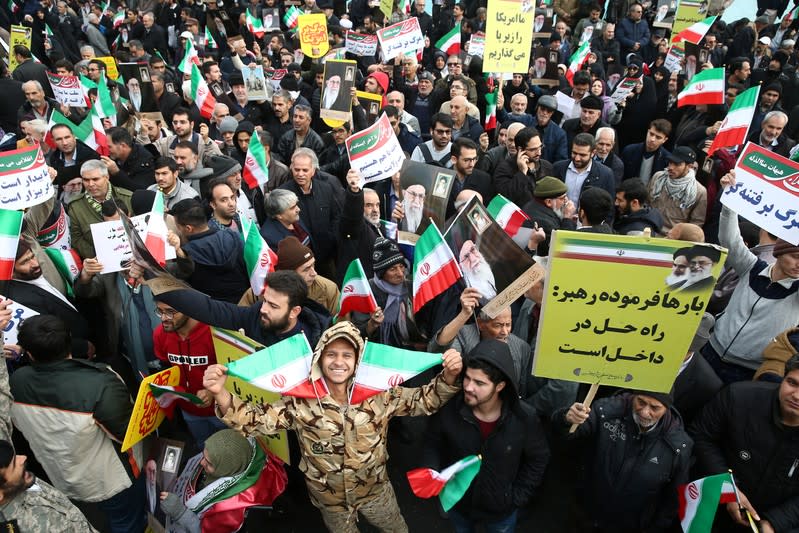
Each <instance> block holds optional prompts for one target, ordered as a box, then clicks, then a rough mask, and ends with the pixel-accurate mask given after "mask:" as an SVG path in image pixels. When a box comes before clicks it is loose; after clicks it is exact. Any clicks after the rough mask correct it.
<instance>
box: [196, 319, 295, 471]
mask: <svg viewBox="0 0 799 533" xmlns="http://www.w3.org/2000/svg"><path fill="white" fill-rule="evenodd" d="M211 333H212V337H213V340H214V351H216V361H217V363H219V364H220V365H224V364H227V363H229V362H231V361H236V360H238V359H241V358H242V357H246V356H248V355H250V354H252V353H254V352H257V351H258V350H261V349H263V348H264V346H263V345H262V344H260V343H258V342H255V341H254V340H252V339H251V338H249V337H247V336H246V335H244V334H242V333H238V332H236V331H230V330H227V329H222V328H211ZM225 388H226V389H227V390H229V391H230V392H231V394H235V395H236V396H238V397H239V398H241V399H242V400H244V401H245V402H248V403H256V404H258V405H263V404H267V403H271V402H276V401H277V400H279V399H280V395H279V394H276V393H274V392H269V391H265V390H263V389H259V388H258V387H256V386H254V385H252V384H250V383H247V382H246V381H244V380H242V379H240V378H236V377H233V376H228V378H227V381H226V382H225ZM259 438H260V439H261V441H262V442H263V443H264V444H265V445H266V447H267V448H268V449H269V451H270V452H272V453H273V454H275V455H276V456H278V457H280V459H282V460H283V462H285V463H289V442H288V436H287V434H286V432H285V431H278V432H277V433H273V434H271V435H264V436H263V437H259Z"/></svg>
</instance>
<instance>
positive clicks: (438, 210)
mask: <svg viewBox="0 0 799 533" xmlns="http://www.w3.org/2000/svg"><path fill="white" fill-rule="evenodd" d="M456 179H457V177H456V176H455V171H454V170H450V169H448V168H441V167H437V166H433V165H428V164H427V163H419V162H418V161H411V160H410V159H408V160H406V161H405V163H404V164H403V165H402V170H401V171H400V187H401V188H402V207H403V209H404V211H405V217H404V218H403V219H402V221H401V222H400V224H399V227H398V229H399V238H400V239H405V240H413V239H412V238H411V239H409V237H408V234H415V235H421V234H422V233H424V231H425V230H426V229H427V226H429V225H430V222H431V221H432V222H433V223H434V224H435V225H436V226H438V229H439V230H440V231H441V233H444V232H445V231H446V229H447V228H445V227H444V222H445V221H446V214H447V205H448V204H449V195H450V193H451V192H452V186H453V184H454V182H455V180H456ZM413 242H414V243H415V242H416V241H415V240H413Z"/></svg>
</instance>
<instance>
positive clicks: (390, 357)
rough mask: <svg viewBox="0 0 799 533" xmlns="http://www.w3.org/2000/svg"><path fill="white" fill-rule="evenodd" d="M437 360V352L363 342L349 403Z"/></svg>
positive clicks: (432, 364)
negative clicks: (363, 345) (361, 354)
mask: <svg viewBox="0 0 799 533" xmlns="http://www.w3.org/2000/svg"><path fill="white" fill-rule="evenodd" d="M440 364H441V354H439V353H430V352H414V351H412V350H403V349H401V348H394V347H393V346H386V345H385V344H378V343H376V342H367V343H366V347H365V348H364V349H363V357H361V361H360V362H359V363H358V369H357V370H356V371H355V377H354V378H353V384H352V390H350V404H351V405H357V404H359V403H361V402H363V401H364V400H366V399H368V398H370V397H372V396H374V395H375V394H379V393H381V392H383V391H385V390H388V389H390V388H391V387H398V386H400V385H401V384H402V383H404V382H406V381H408V380H409V379H411V378H412V377H414V376H417V375H419V374H421V373H422V372H424V371H425V370H427V369H428V368H433V367H434V366H436V365H440Z"/></svg>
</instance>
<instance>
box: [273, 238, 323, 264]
mask: <svg viewBox="0 0 799 533" xmlns="http://www.w3.org/2000/svg"><path fill="white" fill-rule="evenodd" d="M313 257H314V255H313V252H312V251H311V249H310V248H308V247H307V246H305V245H303V244H302V243H301V242H300V240H299V239H298V238H297V237H294V236H293V235H292V236H289V237H286V238H285V239H283V240H282V241H280V242H279V243H277V265H275V270H295V269H297V268H299V267H301V266H302V265H304V264H305V263H307V262H308V261H310V260H311V259H313Z"/></svg>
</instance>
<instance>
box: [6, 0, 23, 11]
mask: <svg viewBox="0 0 799 533" xmlns="http://www.w3.org/2000/svg"><path fill="white" fill-rule="evenodd" d="M8 10H9V11H11V13H14V14H16V13H17V12H18V11H19V10H20V7H19V4H17V3H16V2H15V1H14V0H8Z"/></svg>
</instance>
